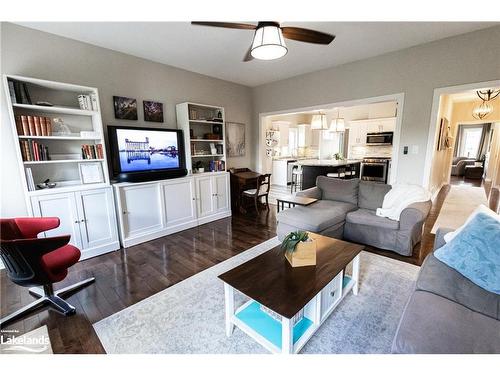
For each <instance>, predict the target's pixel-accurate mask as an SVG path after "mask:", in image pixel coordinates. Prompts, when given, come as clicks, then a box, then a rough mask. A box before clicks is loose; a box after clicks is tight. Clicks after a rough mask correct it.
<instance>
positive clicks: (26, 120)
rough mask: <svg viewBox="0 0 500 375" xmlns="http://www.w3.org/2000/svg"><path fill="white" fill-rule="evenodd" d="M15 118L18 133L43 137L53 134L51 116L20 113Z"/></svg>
mask: <svg viewBox="0 0 500 375" xmlns="http://www.w3.org/2000/svg"><path fill="white" fill-rule="evenodd" d="M15 119H16V129H17V134H18V135H26V136H42V137H45V136H50V135H52V122H51V120H50V118H49V117H43V116H26V115H20V116H16V117H15Z"/></svg>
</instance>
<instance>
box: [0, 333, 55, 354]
mask: <svg viewBox="0 0 500 375" xmlns="http://www.w3.org/2000/svg"><path fill="white" fill-rule="evenodd" d="M0 345H1V347H2V351H3V352H9V351H25V352H28V353H42V352H44V351H45V350H47V349H48V347H49V345H50V339H49V338H48V337H47V336H39V337H27V336H19V337H4V336H0Z"/></svg>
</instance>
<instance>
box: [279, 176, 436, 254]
mask: <svg viewBox="0 0 500 375" xmlns="http://www.w3.org/2000/svg"><path fill="white" fill-rule="evenodd" d="M390 189H391V186H390V185H386V184H379V183H375V182H368V181H360V180H359V179H352V180H341V179H335V178H329V177H325V176H319V177H318V178H317V180H316V186H315V187H313V188H310V189H307V190H303V191H301V192H298V193H297V195H299V196H306V197H313V198H317V199H319V200H318V201H317V202H315V203H313V204H311V205H309V206H306V207H303V206H299V207H294V208H290V209H287V210H284V211H281V212H280V213H278V215H277V221H278V229H277V232H278V238H279V239H283V238H284V237H285V236H286V235H287V234H288V233H290V232H292V231H295V230H308V231H311V232H315V233H319V234H322V235H325V236H329V237H334V238H339V239H342V238H343V239H346V240H349V241H353V242H358V243H363V244H366V245H371V246H375V247H377V248H380V249H384V250H392V251H395V252H396V253H398V254H401V255H408V256H409V255H411V254H412V251H413V247H414V246H415V245H416V244H417V243H418V242H420V240H421V237H422V226H423V224H424V221H425V219H426V217H427V215H428V213H429V210H430V207H431V202H430V201H428V202H422V203H414V204H412V205H410V206H408V207H407V208H406V209H405V210H403V212H402V213H401V217H400V221H394V220H390V219H388V218H383V217H379V216H377V215H376V214H375V210H376V208H377V207H382V202H383V200H384V196H385V194H386V193H387V192H388V191H389V190H390Z"/></svg>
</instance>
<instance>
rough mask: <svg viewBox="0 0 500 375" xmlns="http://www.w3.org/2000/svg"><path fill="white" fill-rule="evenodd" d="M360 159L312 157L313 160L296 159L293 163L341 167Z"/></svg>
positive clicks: (359, 161)
mask: <svg viewBox="0 0 500 375" xmlns="http://www.w3.org/2000/svg"><path fill="white" fill-rule="evenodd" d="M361 162H362V160H358V159H347V160H335V159H322V160H318V159H314V160H311V159H309V160H303V161H301V160H298V161H297V162H296V163H295V164H299V165H301V166H308V167H314V166H323V167H342V166H345V165H352V164H359V163H361Z"/></svg>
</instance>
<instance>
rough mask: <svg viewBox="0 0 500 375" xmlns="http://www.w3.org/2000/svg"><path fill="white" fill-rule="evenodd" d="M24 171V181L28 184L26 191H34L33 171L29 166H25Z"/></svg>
mask: <svg viewBox="0 0 500 375" xmlns="http://www.w3.org/2000/svg"><path fill="white" fill-rule="evenodd" d="M25 173H26V182H27V184H28V191H35V189H36V188H35V182H34V181H33V173H32V172H31V168H26V169H25Z"/></svg>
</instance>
